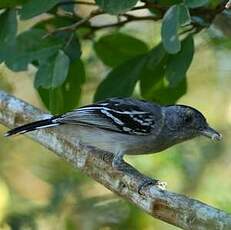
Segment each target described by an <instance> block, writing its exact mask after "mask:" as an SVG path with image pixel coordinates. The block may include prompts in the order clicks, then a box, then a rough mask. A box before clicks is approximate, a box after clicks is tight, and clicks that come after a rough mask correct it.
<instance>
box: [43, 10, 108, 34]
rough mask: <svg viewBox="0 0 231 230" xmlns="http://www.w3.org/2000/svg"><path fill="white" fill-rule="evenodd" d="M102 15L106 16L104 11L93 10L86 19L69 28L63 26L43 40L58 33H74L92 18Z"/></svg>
mask: <svg viewBox="0 0 231 230" xmlns="http://www.w3.org/2000/svg"><path fill="white" fill-rule="evenodd" d="M100 14H104V11H103V10H101V9H96V10H93V11H91V13H90V14H89V15H88V16H86V17H85V18H82V19H81V20H79V21H77V22H75V23H74V24H71V25H69V26H63V27H59V28H57V29H54V30H53V31H51V32H49V33H47V34H46V35H45V36H44V37H43V38H46V37H48V36H51V35H53V34H55V33H58V32H61V31H62V32H63V31H74V30H76V29H77V28H78V27H80V26H82V25H84V24H85V23H87V22H88V21H89V20H90V19H91V18H93V17H95V16H97V15H100Z"/></svg>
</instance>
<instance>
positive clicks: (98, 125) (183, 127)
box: [5, 98, 222, 168]
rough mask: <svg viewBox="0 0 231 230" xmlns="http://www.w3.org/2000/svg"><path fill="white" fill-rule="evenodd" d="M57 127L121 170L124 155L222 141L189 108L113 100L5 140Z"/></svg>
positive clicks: (36, 125)
mask: <svg viewBox="0 0 231 230" xmlns="http://www.w3.org/2000/svg"><path fill="white" fill-rule="evenodd" d="M57 126H60V129H65V132H68V135H70V136H71V137H73V138H74V139H76V140H78V141H80V143H83V144H86V145H90V146H94V147H97V148H99V149H101V150H104V151H108V152H111V153H113V154H114V159H113V162H112V166H113V167H115V168H120V166H121V164H122V162H123V156H124V154H131V155H136V154H147V153H156V152H160V151H162V150H165V149H167V148H168V147H170V146H172V145H175V144H178V143H180V142H183V141H186V140H189V139H192V138H194V137H197V136H200V135H203V136H206V137H209V138H211V139H212V140H220V139H221V137H222V136H221V134H219V133H218V132H217V131H215V130H214V129H212V128H210V127H209V125H208V123H207V121H206V119H205V117H204V116H203V115H202V114H201V113H200V112H199V111H198V110H196V109H194V108H192V107H190V106H186V105H168V106H160V105H158V104H154V103H151V102H147V101H144V100H138V99H133V98H111V99H107V100H105V101H101V102H98V103H95V104H92V105H87V106H83V107H81V108H77V109H75V110H73V111H71V112H67V113H65V114H62V115H60V116H53V117H51V118H49V119H46V120H40V121H36V122H33V123H30V124H26V125H23V126H20V127H17V128H14V129H12V130H10V131H8V132H7V133H6V134H5V136H11V135H14V134H17V133H20V134H22V133H26V132H30V131H33V130H38V129H43V128H48V127H49V128H51V127H57Z"/></svg>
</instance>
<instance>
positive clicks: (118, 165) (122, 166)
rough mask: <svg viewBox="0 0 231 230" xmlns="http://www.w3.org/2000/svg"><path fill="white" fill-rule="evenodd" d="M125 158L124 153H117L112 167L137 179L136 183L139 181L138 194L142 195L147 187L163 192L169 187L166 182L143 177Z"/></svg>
mask: <svg viewBox="0 0 231 230" xmlns="http://www.w3.org/2000/svg"><path fill="white" fill-rule="evenodd" d="M123 156H124V152H119V153H117V154H116V155H115V156H114V158H113V160H112V167H113V168H115V169H117V170H119V171H121V172H123V173H126V174H128V175H130V176H131V177H132V178H134V177H135V179H136V181H139V184H138V187H137V192H138V193H140V194H141V192H142V189H144V188H145V187H147V186H152V185H154V186H157V187H159V188H160V189H163V190H164V189H165V187H166V185H167V183H166V182H161V181H159V180H156V179H152V178H150V177H146V176H143V175H142V174H141V173H140V172H138V171H137V170H134V168H133V167H132V166H130V165H129V164H127V163H126V162H125V161H124V160H123Z"/></svg>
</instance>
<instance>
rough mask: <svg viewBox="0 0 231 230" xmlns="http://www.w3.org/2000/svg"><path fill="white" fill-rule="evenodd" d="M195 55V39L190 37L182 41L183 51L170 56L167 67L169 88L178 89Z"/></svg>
mask: <svg viewBox="0 0 231 230" xmlns="http://www.w3.org/2000/svg"><path fill="white" fill-rule="evenodd" d="M193 54H194V42H193V37H192V36H191V35H189V36H188V37H186V38H185V39H184V40H183V41H182V48H181V51H180V52H179V53H177V54H174V55H169V58H168V62H167V67H166V79H167V81H168V82H169V87H176V86H177V85H178V84H179V82H181V81H182V80H183V78H185V76H186V72H187V70H188V68H189V66H190V65H191V62H192V59H193Z"/></svg>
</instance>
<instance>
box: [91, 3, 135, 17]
mask: <svg viewBox="0 0 231 230" xmlns="http://www.w3.org/2000/svg"><path fill="white" fill-rule="evenodd" d="M95 2H96V4H97V5H98V6H99V7H100V8H102V9H103V10H105V11H106V12H107V13H109V14H121V13H124V12H126V11H128V10H129V9H131V8H132V7H133V6H135V5H136V3H137V2H138V0H126V1H124V0H95Z"/></svg>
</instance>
